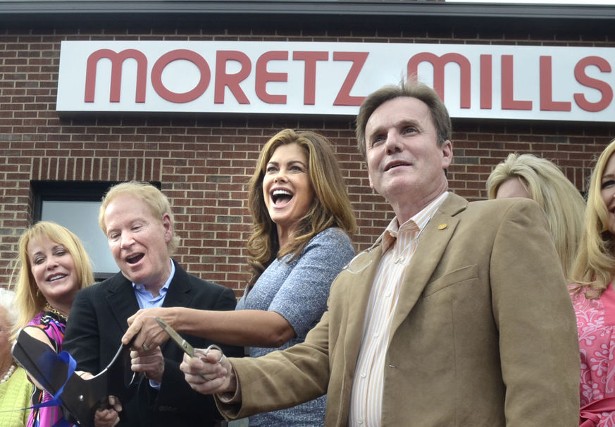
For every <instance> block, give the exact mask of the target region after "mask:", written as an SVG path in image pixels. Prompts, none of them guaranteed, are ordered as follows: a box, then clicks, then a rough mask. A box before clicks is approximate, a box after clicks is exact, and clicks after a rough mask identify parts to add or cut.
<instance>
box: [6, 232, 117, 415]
mask: <svg viewBox="0 0 615 427" xmlns="http://www.w3.org/2000/svg"><path fill="white" fill-rule="evenodd" d="M18 248H19V249H18V251H19V252H18V259H17V265H16V267H15V268H16V281H15V283H14V288H15V304H16V307H17V309H18V313H19V315H18V318H17V321H16V323H15V328H14V330H13V337H14V338H15V337H16V336H17V333H18V332H19V331H20V330H22V329H23V330H24V331H25V332H26V333H28V334H30V335H31V336H33V337H34V338H36V339H38V340H39V341H41V342H43V343H45V344H47V345H48V346H50V347H51V348H53V350H54V351H55V352H56V353H59V352H61V351H62V349H63V342H64V332H65V329H66V325H67V321H68V317H69V312H70V310H71V307H72V304H73V301H74V299H75V296H76V294H77V292H78V291H79V290H81V289H83V288H85V287H88V286H89V285H91V284H92V283H94V274H93V272H92V266H91V263H90V258H89V256H88V254H87V252H86V250H85V248H84V246H83V244H82V243H81V240H79V237H77V236H76V235H75V234H74V233H73V232H72V231H70V230H69V229H68V228H66V227H63V226H61V225H59V224H56V223H54V222H50V221H40V222H37V223H36V224H34V225H32V226H31V227H30V228H28V229H26V230H25V231H24V232H23V234H22V235H21V237H20V238H19V243H18ZM35 386H36V387H35V390H34V393H33V395H32V402H31V403H32V404H33V405H38V404H42V403H46V402H48V401H50V400H51V399H52V398H53V396H52V395H51V394H50V393H48V392H47V391H46V390H43V389H42V388H40V387H38V386H37V385H36V384H35ZM116 422H117V417H116V416H115V414H113V413H111V412H108V411H105V410H100V411H97V413H96V417H95V425H96V426H97V427H103V426H112V425H114V424H115V423H116ZM56 423H66V421H65V420H64V414H63V412H62V408H61V407H60V406H57V405H53V406H45V407H37V408H34V409H32V411H31V412H30V414H29V417H28V423H27V426H28V427H51V426H54V425H56ZM64 425H66V424H64Z"/></svg>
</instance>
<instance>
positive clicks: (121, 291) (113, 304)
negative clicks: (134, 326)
mask: <svg viewBox="0 0 615 427" xmlns="http://www.w3.org/2000/svg"><path fill="white" fill-rule="evenodd" d="M112 280H113V282H112V283H110V284H109V286H108V288H107V289H108V290H107V302H108V304H109V307H110V311H111V313H112V314H113V318H114V320H115V322H116V323H117V325H118V327H119V329H120V330H121V331H123V332H126V330H127V329H128V324H127V323H126V319H128V318H129V317H130V316H132V315H133V314H135V313H136V311H137V310H139V303H138V302H137V297H136V296H135V292H134V289H133V288H132V283H131V282H130V281H129V280H128V279H126V277H124V275H123V274H122V273H117V274H116V275H115V276H114V277H113V279H112Z"/></svg>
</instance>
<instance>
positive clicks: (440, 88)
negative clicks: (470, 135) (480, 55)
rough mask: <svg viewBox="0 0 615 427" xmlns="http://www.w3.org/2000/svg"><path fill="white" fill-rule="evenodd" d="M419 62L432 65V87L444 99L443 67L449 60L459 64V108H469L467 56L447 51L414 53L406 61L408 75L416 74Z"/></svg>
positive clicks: (468, 63)
mask: <svg viewBox="0 0 615 427" xmlns="http://www.w3.org/2000/svg"><path fill="white" fill-rule="evenodd" d="M421 62H429V63H430V64H431V66H432V67H433V88H434V90H435V91H436V92H437V93H438V95H440V98H442V100H444V67H445V66H446V64H448V63H449V62H454V63H455V64H457V65H459V73H460V77H459V80H460V83H461V88H460V91H461V108H470V104H471V101H470V71H471V65H470V61H468V58H466V57H465V56H463V55H461V54H459V53H447V54H444V55H442V56H441V57H440V56H437V55H435V54H433V53H430V52H421V53H418V54H416V55H414V56H413V57H412V58H410V61H408V75H409V76H415V75H417V74H418V73H417V70H418V68H419V64H420V63H421Z"/></svg>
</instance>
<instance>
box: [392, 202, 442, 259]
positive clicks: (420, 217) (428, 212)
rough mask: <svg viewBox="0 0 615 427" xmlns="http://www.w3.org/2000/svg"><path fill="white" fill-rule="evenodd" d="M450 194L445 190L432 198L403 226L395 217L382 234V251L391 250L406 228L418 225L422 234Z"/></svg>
mask: <svg viewBox="0 0 615 427" xmlns="http://www.w3.org/2000/svg"><path fill="white" fill-rule="evenodd" d="M448 194H449V192H448V191H445V192H444V193H442V194H440V195H439V196H438V197H436V198H435V199H434V200H432V201H431V203H429V204H428V205H427V206H425V207H424V208H423V209H422V210H421V211H419V212H418V213H416V214H415V215H414V216H413V217H412V218H410V219H409V220H408V221H406V222H404V223H403V224H402V225H401V226H400V225H399V223H398V222H397V217H395V218H393V219H392V220H391V222H390V223H389V225H388V226H387V228H386V229H385V230H384V233H383V235H382V252H386V251H387V250H389V249H390V248H391V246H393V244H394V243H395V240H396V239H397V235H398V234H399V233H400V232H403V231H404V230H406V229H409V228H411V227H414V226H415V225H416V227H417V228H418V229H419V234H420V233H421V232H422V231H423V229H424V228H425V227H426V226H427V223H428V222H429V220H430V219H431V217H432V216H433V214H434V213H435V212H436V211H437V210H438V208H439V207H440V205H442V203H443V202H444V200H446V198H447V197H448Z"/></svg>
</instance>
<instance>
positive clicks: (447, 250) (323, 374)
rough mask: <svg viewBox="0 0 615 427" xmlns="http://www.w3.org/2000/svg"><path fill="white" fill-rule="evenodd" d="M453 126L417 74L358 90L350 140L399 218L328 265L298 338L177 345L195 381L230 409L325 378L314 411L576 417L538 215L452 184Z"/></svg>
mask: <svg viewBox="0 0 615 427" xmlns="http://www.w3.org/2000/svg"><path fill="white" fill-rule="evenodd" d="M451 132H452V131H451V123H450V118H449V116H448V113H447V111H446V108H445V106H444V104H443V103H442V102H441V100H440V99H439V98H438V96H437V94H436V93H435V92H434V91H433V90H432V89H430V88H429V87H427V86H425V85H422V84H419V83H416V82H414V81H408V82H406V83H404V84H403V85H401V86H387V87H384V88H382V89H380V90H378V91H376V92H374V93H373V94H371V95H370V96H369V97H367V99H366V100H365V102H364V103H363V105H362V106H361V109H360V111H359V115H358V117H357V139H358V143H359V149H360V151H361V152H362V153H363V154H364V156H365V159H366V161H367V166H368V171H369V180H370V184H371V186H372V187H373V188H374V190H376V191H377V192H378V193H379V194H381V195H382V196H383V197H385V198H386V200H387V201H388V202H389V203H390V204H391V207H392V209H393V211H394V212H395V218H394V219H393V220H392V221H391V223H390V224H389V226H388V227H387V229H386V230H385V231H384V233H383V234H382V236H381V237H380V238H379V239H378V241H377V242H376V243H375V244H374V245H373V246H372V247H371V248H370V249H368V250H366V251H365V252H363V253H361V254H359V255H358V256H357V257H356V258H355V259H354V260H353V261H352V262H351V263H350V264H349V265H348V266H347V267H346V268H345V269H344V270H343V271H342V272H341V273H340V274H339V276H338V277H337V279H336V280H335V282H334V283H333V285H332V288H331V294H330V297H329V307H328V311H327V312H326V313H325V314H324V316H323V318H322V320H321V321H320V323H319V324H318V325H317V326H316V327H315V328H314V329H313V330H312V331H311V333H310V334H309V335H308V336H307V339H306V341H305V343H303V344H300V345H296V346H294V347H292V348H290V349H288V350H285V351H282V352H274V353H273V354H270V355H268V356H265V357H262V358H258V359H226V358H225V357H222V359H221V360H219V359H220V357H221V356H220V354H219V353H217V352H209V353H208V354H207V356H203V357H201V358H192V359H189V358H187V357H186V358H184V363H182V367H181V368H182V370H183V371H184V372H185V373H186V380H187V381H188V382H189V383H190V384H191V386H192V387H193V388H195V389H196V390H198V391H200V392H203V393H218V394H217V396H216V398H217V402H218V405H219V407H220V408H221V409H222V410H223V412H224V414H225V415H226V416H227V417H229V418H230V419H233V418H241V417H244V416H247V415H249V414H252V413H255V412H261V411H271V410H274V409H277V408H283V407H288V406H292V405H295V404H298V403H300V402H304V401H306V400H309V399H313V398H314V397H316V396H319V395H322V394H325V393H326V394H327V413H326V418H325V425H326V426H392V427H397V426H412V427H421V426H425V427H436V426H441V427H452V426H459V427H479V426H485V427H498V426H511V427H512V426H518V427H550V426H553V427H568V426H570V427H572V426H576V425H578V420H579V397H578V395H579V389H578V387H579V385H578V381H579V355H578V345H577V338H576V326H575V318H574V313H573V310H572V306H571V302H570V300H569V297H568V293H567V291H566V284H565V280H564V277H563V273H562V268H561V266H560V265H559V261H558V257H557V254H556V252H555V249H554V246H553V243H552V241H551V239H550V237H549V235H548V233H547V229H546V220H545V218H544V215H543V213H542V212H541V210H540V208H539V207H538V205H537V204H536V203H535V202H533V201H531V200H528V199H506V200H492V201H480V202H473V203H469V202H468V201H466V200H465V199H463V198H461V197H459V196H457V195H455V194H452V193H449V192H448V182H447V178H446V170H447V168H448V167H449V165H450V164H451V161H452V158H453V148H452V143H451V141H450V138H451Z"/></svg>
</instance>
